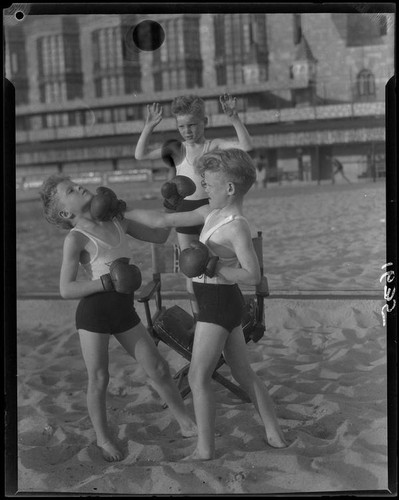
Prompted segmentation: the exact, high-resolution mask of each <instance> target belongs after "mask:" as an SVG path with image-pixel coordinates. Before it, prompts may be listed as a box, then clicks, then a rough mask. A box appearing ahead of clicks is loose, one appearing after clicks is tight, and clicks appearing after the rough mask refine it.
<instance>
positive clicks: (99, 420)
mask: <svg viewBox="0 0 399 500" xmlns="http://www.w3.org/2000/svg"><path fill="white" fill-rule="evenodd" d="M97 191H98V194H96V195H93V194H92V193H91V192H90V191H88V190H87V189H85V188H84V187H82V186H80V185H79V184H76V183H75V182H72V181H71V179H70V178H69V177H66V176H63V175H59V174H56V175H53V176H50V177H49V178H48V179H47V180H46V181H45V182H44V183H43V186H42V188H41V192H40V195H41V199H42V202H43V206H44V214H45V217H46V219H47V221H48V222H50V223H53V224H56V225H57V226H58V227H60V228H62V229H69V232H68V234H67V235H66V237H65V241H64V247H63V257H62V265H61V272H60V293H61V296H62V297H63V298H65V299H80V301H79V304H78V307H77V310H76V318H75V319H76V329H77V331H78V333H79V339H80V345H81V349H82V354H83V359H84V362H85V365H86V369H87V373H88V387H87V406H88V411H89V416H90V419H91V422H92V424H93V427H94V430H95V433H96V438H97V445H98V447H99V448H100V449H101V451H102V454H103V457H104V458H105V460H107V461H117V460H122V458H123V453H122V451H121V450H120V449H119V448H118V445H117V443H116V441H115V440H114V439H113V437H112V436H111V433H110V430H109V428H108V423H107V415H106V390H107V386H108V381H109V372H108V344H109V340H110V336H111V335H113V336H114V337H115V339H116V340H117V341H118V342H119V343H120V345H121V346H122V347H123V348H124V349H125V350H126V352H127V353H128V354H130V355H131V356H132V357H133V358H135V359H136V360H137V361H138V362H139V363H140V364H141V366H142V367H143V369H144V371H145V372H146V374H147V376H148V377H149V379H150V380H151V382H152V384H153V385H154V387H155V389H156V390H157V392H158V393H159V395H160V397H161V398H162V399H163V400H164V401H165V402H166V403H167V404H168V406H169V408H170V410H171V411H172V413H173V414H174V416H175V417H176V419H177V422H178V424H179V426H180V429H181V432H182V434H183V436H193V435H196V426H195V423H194V422H193V421H192V419H191V418H190V417H189V416H188V414H187V411H186V408H185V406H184V402H183V400H182V398H181V396H180V393H179V391H178V389H177V386H176V385H175V383H174V381H173V379H172V377H171V375H170V372H169V367H168V365H167V363H166V361H165V360H164V359H163V358H162V357H161V355H160V354H159V351H158V349H157V348H156V346H155V343H154V341H153V340H152V338H151V337H150V335H149V334H148V332H147V331H146V329H145V328H144V326H143V324H142V323H141V321H140V318H139V316H138V315H137V313H136V311H135V308H134V303H133V300H134V291H135V290H137V289H138V288H139V287H140V285H141V273H140V270H139V269H138V268H137V267H136V266H134V265H132V264H130V263H129V256H130V254H131V252H130V249H129V246H128V239H127V237H126V235H130V236H132V237H133V238H137V239H139V240H143V241H149V242H154V243H162V242H164V241H165V240H166V239H167V237H168V234H169V231H167V230H162V229H160V230H154V229H150V228H148V227H145V226H143V225H141V224H139V223H137V222H134V221H129V220H128V219H127V218H126V217H124V216H123V211H124V209H125V208H126V204H125V203H124V202H122V201H121V200H118V199H117V197H116V195H115V193H113V191H111V190H110V189H108V188H99V189H98V190H97ZM110 200H111V201H110ZM79 265H80V266H82V268H83V270H84V271H85V273H86V276H87V279H86V280H84V279H83V280H82V279H79V280H78V279H77V274H78V268H79Z"/></svg>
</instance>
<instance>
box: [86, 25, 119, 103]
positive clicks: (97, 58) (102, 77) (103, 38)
mask: <svg viewBox="0 0 399 500" xmlns="http://www.w3.org/2000/svg"><path fill="white" fill-rule="evenodd" d="M122 52H123V50H122V40H121V33H120V29H119V27H117V28H103V29H99V30H96V31H93V32H92V53H93V69H94V82H95V92H96V97H104V96H113V95H120V94H123V93H125V79H124V77H122V75H123V74H124V66H123V60H122V59H123V58H122V56H123V54H122Z"/></svg>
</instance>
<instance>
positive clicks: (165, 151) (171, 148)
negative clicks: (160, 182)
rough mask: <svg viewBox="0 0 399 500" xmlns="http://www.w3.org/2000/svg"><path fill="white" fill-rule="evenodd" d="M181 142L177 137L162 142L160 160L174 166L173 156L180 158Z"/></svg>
mask: <svg viewBox="0 0 399 500" xmlns="http://www.w3.org/2000/svg"><path fill="white" fill-rule="evenodd" d="M181 154H182V151H181V142H180V141H178V140H177V139H169V140H168V141H165V142H164V143H163V144H162V148H161V155H162V160H163V161H164V163H166V165H167V166H168V167H174V168H176V162H175V158H181Z"/></svg>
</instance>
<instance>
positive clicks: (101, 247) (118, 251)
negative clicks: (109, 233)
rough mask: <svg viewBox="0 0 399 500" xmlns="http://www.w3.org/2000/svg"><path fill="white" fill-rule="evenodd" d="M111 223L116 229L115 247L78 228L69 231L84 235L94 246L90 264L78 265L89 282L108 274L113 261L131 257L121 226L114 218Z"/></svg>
mask: <svg viewBox="0 0 399 500" xmlns="http://www.w3.org/2000/svg"><path fill="white" fill-rule="evenodd" d="M112 222H113V223H114V225H115V226H116V227H117V229H118V233H119V243H118V244H117V245H116V246H112V245H110V244H109V243H107V242H106V241H104V240H102V239H100V238H98V237H97V236H94V235H93V234H91V233H89V232H88V231H86V230H84V229H80V228H78V227H74V228H73V229H71V231H79V232H80V233H82V234H84V235H85V236H87V237H88V238H89V239H90V241H92V242H93V243H94V245H95V248H96V250H95V252H94V255H92V256H91V259H90V262H88V263H87V264H82V263H81V264H80V265H81V266H82V268H83V269H84V271H85V273H86V275H87V277H88V278H89V279H90V280H96V279H99V278H100V276H101V275H103V274H107V273H109V264H110V263H111V262H112V261H113V260H115V259H118V258H120V257H127V258H129V259H130V257H131V253H132V252H131V250H130V248H129V244H128V241H127V238H126V234H125V232H124V231H123V229H122V226H121V225H120V223H119V221H118V219H116V218H114V219H113V220H112ZM107 264H108V265H107Z"/></svg>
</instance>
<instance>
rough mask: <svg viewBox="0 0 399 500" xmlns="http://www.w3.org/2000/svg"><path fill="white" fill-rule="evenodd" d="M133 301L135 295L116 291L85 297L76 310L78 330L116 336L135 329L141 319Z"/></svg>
mask: <svg viewBox="0 0 399 500" xmlns="http://www.w3.org/2000/svg"><path fill="white" fill-rule="evenodd" d="M133 300H134V294H126V293H118V292H114V291H112V292H100V293H93V294H92V295H88V296H87V297H83V298H82V299H81V300H80V302H79V304H78V307H77V309H76V314H75V322H76V329H77V330H80V329H83V330H88V331H90V332H96V333H108V334H111V335H114V334H117V333H122V332H126V331H127V330H130V328H134V327H135V326H137V325H138V324H139V323H140V318H139V316H138V314H137V313H136V310H135V308H134V302H133Z"/></svg>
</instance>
